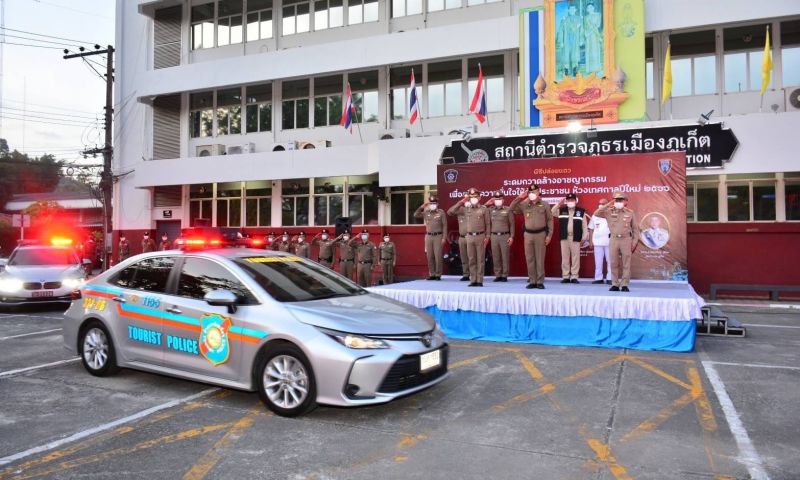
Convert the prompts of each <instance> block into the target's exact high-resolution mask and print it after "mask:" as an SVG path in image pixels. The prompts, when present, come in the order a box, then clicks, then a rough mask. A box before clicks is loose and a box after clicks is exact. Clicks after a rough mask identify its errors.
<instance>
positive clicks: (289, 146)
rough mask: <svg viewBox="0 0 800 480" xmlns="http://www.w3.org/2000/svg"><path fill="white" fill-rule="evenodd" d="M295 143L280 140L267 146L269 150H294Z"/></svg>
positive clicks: (295, 147)
mask: <svg viewBox="0 0 800 480" xmlns="http://www.w3.org/2000/svg"><path fill="white" fill-rule="evenodd" d="M296 149H297V144H296V143H295V142H282V143H273V144H272V145H270V146H269V148H267V150H268V151H270V152H285V151H286V150H296Z"/></svg>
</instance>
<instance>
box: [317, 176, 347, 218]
mask: <svg viewBox="0 0 800 480" xmlns="http://www.w3.org/2000/svg"><path fill="white" fill-rule="evenodd" d="M344 178H345V177H328V178H315V179H314V225H334V224H335V223H336V219H337V218H339V217H341V216H342V215H344Z"/></svg>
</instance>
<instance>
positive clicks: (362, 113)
mask: <svg viewBox="0 0 800 480" xmlns="http://www.w3.org/2000/svg"><path fill="white" fill-rule="evenodd" d="M361 118H362V119H363V118H364V94H363V93H362V94H361ZM356 129H358V138H359V139H360V140H361V143H362V144H363V143H364V137H362V136H361V122H359V121H358V109H356Z"/></svg>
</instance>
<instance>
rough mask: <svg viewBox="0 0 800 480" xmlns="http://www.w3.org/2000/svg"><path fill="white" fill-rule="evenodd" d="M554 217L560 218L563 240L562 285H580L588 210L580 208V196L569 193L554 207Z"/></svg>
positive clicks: (559, 230) (560, 233)
mask: <svg viewBox="0 0 800 480" xmlns="http://www.w3.org/2000/svg"><path fill="white" fill-rule="evenodd" d="M553 216H554V217H558V235H559V237H560V238H561V283H579V282H578V272H579V270H580V268H581V244H583V243H585V242H586V238H587V237H586V235H587V232H588V228H587V225H586V210H584V209H583V208H581V207H579V206H578V196H577V195H575V194H574V193H569V194H567V196H566V198H565V199H564V200H562V201H561V202H559V203H558V204H556V205H555V206H553Z"/></svg>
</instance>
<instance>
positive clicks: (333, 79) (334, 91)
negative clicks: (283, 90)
mask: <svg viewBox="0 0 800 480" xmlns="http://www.w3.org/2000/svg"><path fill="white" fill-rule="evenodd" d="M342 85H343V84H342V76H341V75H332V76H330V77H317V78H315V79H314V126H315V127H326V126H329V125H339V121H340V120H341V117H342V90H343V88H342ZM325 225H329V224H327V223H326V224H325Z"/></svg>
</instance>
